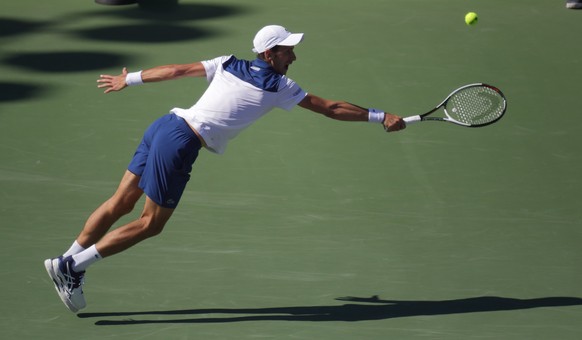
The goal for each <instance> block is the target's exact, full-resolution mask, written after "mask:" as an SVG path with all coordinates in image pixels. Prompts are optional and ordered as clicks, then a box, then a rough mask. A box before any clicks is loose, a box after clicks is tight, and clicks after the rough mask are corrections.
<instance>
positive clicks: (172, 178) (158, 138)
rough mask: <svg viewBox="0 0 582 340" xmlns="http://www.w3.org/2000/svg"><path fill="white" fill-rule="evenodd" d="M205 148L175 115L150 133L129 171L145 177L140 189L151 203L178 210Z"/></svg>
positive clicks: (182, 120) (156, 122)
mask: <svg viewBox="0 0 582 340" xmlns="http://www.w3.org/2000/svg"><path fill="white" fill-rule="evenodd" d="M201 147H202V145H201V143H200V140H199V139H198V137H197V136H196V134H195V133H194V131H192V129H191V128H190V126H189V125H188V123H186V121H184V119H182V118H180V117H178V116H176V115H175V114H173V113H171V114H168V115H165V116H163V117H161V118H159V119H158V120H156V121H155V122H154V123H153V124H152V125H150V127H149V128H148V129H147V130H146V132H145V133H144V136H143V139H142V141H141V143H140V144H139V146H138V147H137V150H136V151H135V155H134V156H133V159H132V160H131V162H130V163H129V166H128V168H127V169H128V170H129V171H131V172H132V173H133V174H135V175H137V176H141V178H140V181H139V187H140V188H141V189H142V190H143V191H144V192H145V194H146V195H147V196H148V197H149V198H150V199H151V200H153V201H154V202H156V203H157V204H159V205H160V206H162V207H165V208H172V209H174V208H176V206H177V205H178V202H179V201H180V198H181V197H182V193H183V192H184V189H185V188H186V183H188V181H189V180H190V172H191V171H192V165H193V164H194V161H196V158H197V157H198V152H199V151H200V148H201Z"/></svg>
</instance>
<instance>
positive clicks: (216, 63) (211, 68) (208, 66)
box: [202, 55, 232, 83]
mask: <svg viewBox="0 0 582 340" xmlns="http://www.w3.org/2000/svg"><path fill="white" fill-rule="evenodd" d="M231 57H232V55H229V56H221V57H217V58H214V59H210V60H204V61H202V65H203V66H204V69H205V70H206V80H207V81H208V83H210V82H212V79H214V75H215V74H216V70H218V68H219V67H220V65H222V64H223V63H224V62H225V61H227V60H228V59H230V58H231Z"/></svg>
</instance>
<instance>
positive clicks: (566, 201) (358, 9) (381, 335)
mask: <svg viewBox="0 0 582 340" xmlns="http://www.w3.org/2000/svg"><path fill="white" fill-rule="evenodd" d="M1 8H2V10H1V12H0V73H1V75H2V76H1V77H0V153H1V157H0V230H1V232H2V237H1V238H0V255H1V256H2V258H3V259H4V261H3V263H4V266H3V270H2V271H1V281H0V282H1V283H0V287H1V288H2V289H1V290H0V292H1V293H0V294H1V296H2V304H1V305H0V306H1V307H0V311H1V313H2V317H1V318H0V338H3V339H205V340H210V339H221V340H223V339H512V340H513V339H580V338H582V325H581V323H580V320H581V319H582V246H581V244H582V228H581V227H582V212H581V210H580V207H582V199H581V198H580V197H581V196H580V192H581V190H582V179H581V176H580V171H581V170H582V156H581V152H580V147H581V145H582V134H581V133H580V131H581V130H582V120H581V119H580V113H581V112H580V110H581V109H580V108H581V107H582V88H581V86H580V80H581V79H582V73H581V72H582V71H581V70H582V58H581V56H582V44H581V43H580V34H581V32H582V11H576V10H569V9H566V8H565V0H562V1H558V0H553V1H548V0H532V1H507V0H416V1H409V0H391V1H386V0H360V1H347V0H334V1H314V0H295V1H281V0H274V1H267V2H265V1H258V0H245V1H240V0H239V1H235V0H217V1H196V0H181V1H180V3H179V7H178V8H176V9H174V10H171V11H160V10H158V11H146V10H143V9H140V8H138V7H137V6H136V5H129V6H103V5H98V4H95V3H94V2H93V1H92V0H84V1H73V0H53V1H44V2H39V1H32V0H4V1H3V3H2V5H1ZM469 11H474V12H477V13H478V14H479V23H478V24H477V25H476V26H473V27H469V26H467V25H465V23H464V16H465V13H467V12H469ZM273 23H277V24H282V25H284V26H286V27H288V28H289V29H290V30H292V31H296V32H305V34H306V37H305V40H304V41H303V42H302V43H301V44H300V45H299V46H297V48H296V49H295V52H296V54H297V61H296V62H295V63H294V64H293V65H292V66H291V68H290V71H289V73H288V75H289V77H290V78H292V79H293V80H295V81H296V82H297V83H299V84H300V85H301V86H302V87H303V88H304V89H305V90H307V91H309V92H311V93H314V94H317V95H320V96H323V97H327V98H332V99H340V100H347V101H350V102H353V103H356V104H359V105H363V106H370V107H378V108H381V109H384V110H387V111H390V112H393V113H396V114H399V115H402V116H408V115H413V114H419V113H423V112H425V111H427V110H428V109H430V108H432V107H433V106H435V105H436V104H438V103H439V102H440V101H441V100H442V99H444V97H445V96H446V95H447V94H449V93H450V91H452V90H453V89H455V88H457V87H459V86H461V85H464V84H467V83H473V82H485V83H490V84H493V85H495V86H498V87H499V88H501V89H502V90H503V92H504V93H505V95H506V96H507V98H508V111H507V114H506V116H505V117H504V118H503V119H502V120H501V121H500V122H499V123H497V124H494V125H491V126H488V127H485V128H482V129H467V128H461V127H457V126H453V125H451V124H442V123H430V122H426V123H421V124H418V125H414V126H410V127H409V128H408V129H407V130H406V131H403V132H400V133H395V134H386V133H384V132H383V131H382V129H381V128H379V127H377V126H374V125H371V124H365V123H361V124H358V123H343V122H337V121H332V120H330V119H326V118H323V117H321V116H318V115H315V114H313V113H310V112H308V111H305V110H302V109H301V108H297V109H295V110H293V111H291V112H286V111H274V112H272V113H271V114H269V115H267V116H266V117H265V118H264V119H262V120H260V121H259V122H258V123H257V124H255V125H253V126H252V127H251V128H249V129H248V130H247V131H245V132H244V133H243V134H241V135H240V136H239V137H237V139H236V140H235V141H233V143H231V144H230V145H229V148H228V150H227V153H226V154H225V155H223V156H217V155H214V154H211V153H209V152H202V154H201V156H200V158H199V160H198V161H197V163H196V165H195V167H194V171H193V174H192V180H191V181H190V183H189V186H188V188H187V191H186V193H185V195H184V197H183V199H182V201H181V203H180V206H179V208H178V209H177V211H176V212H175V214H174V216H173V217H172V219H171V220H170V222H169V224H168V225H167V227H166V229H165V231H164V232H163V233H162V234H161V235H160V236H159V237H156V238H153V239H151V240H148V241H146V242H144V243H142V244H140V245H138V246H137V247H134V248H132V249H130V250H129V251H127V252H124V253H122V254H119V255H117V256H113V257H110V258H107V259H105V260H104V261H101V262H100V263H98V264H96V265H95V266H93V267H91V269H90V271H88V273H87V276H86V284H85V288H84V290H85V295H86V298H87V303H88V307H87V308H86V309H85V310H83V311H82V313H80V314H79V315H74V314H72V313H70V312H69V311H68V310H67V309H66V308H65V307H64V306H63V304H62V303H61V301H60V300H59V298H58V296H57V294H56V293H55V290H54V288H53V284H52V282H50V281H49V278H48V276H47V275H46V272H45V270H44V268H43V260H44V259H45V258H48V257H52V256H56V255H59V254H60V253H62V252H63V251H65V250H66V248H67V247H68V246H69V245H70V244H71V242H72V241H73V240H74V238H75V237H76V236H77V234H78V232H79V231H80V228H81V227H82V225H83V223H84V222H85V219H86V218H87V217H88V216H89V214H90V213H91V212H92V211H93V209H95V208H96V207H97V205H98V204H100V203H101V202H102V201H103V200H105V199H106V198H108V197H109V195H111V194H112V193H113V191H114V190H115V188H116V186H117V184H118V181H119V180H120V178H121V176H122V174H123V172H124V170H125V169H126V166H127V164H128V162H129V160H130V158H131V156H132V154H133V151H134V150H135V147H136V145H137V143H138V142H139V140H140V138H141V135H142V133H143V130H144V129H145V128H146V127H147V126H148V125H149V124H150V123H151V122H152V121H153V120H154V119H155V118H157V117H159V116H161V115H163V114H165V113H167V112H168V111H169V110H170V109H171V108H173V107H189V106H190V105H191V104H192V103H193V102H194V101H195V100H196V99H197V98H198V96H199V95H200V94H201V93H202V91H203V90H204V89H205V87H206V82H205V81H204V80H202V79H184V80H178V81H174V82H167V83H159V84H148V85H146V86H142V87H136V88H131V89H127V90H125V91H124V92H122V93H114V94H109V95H104V94H102V91H101V90H99V89H97V88H96V83H95V81H96V79H97V78H98V76H99V74H102V73H109V74H111V73H113V74H116V73H118V72H120V71H121V69H122V67H124V66H127V67H128V68H129V69H130V70H132V71H136V70H139V69H142V68H149V67H153V66H157V65H162V64H170V63H186V62H192V61H198V60H204V59H209V58H212V57H216V56H219V55H225V54H231V53H234V54H236V55H237V56H238V57H240V58H253V57H254V56H253V55H252V53H251V51H250V49H251V47H252V46H251V41H252V37H253V36H254V34H255V32H256V31H257V30H258V29H259V28H261V27H262V26H264V25H267V24H273ZM139 210H140V209H136V211H135V214H133V215H131V216H128V217H127V219H130V218H135V217H136V215H137V214H139ZM122 222H123V221H122Z"/></svg>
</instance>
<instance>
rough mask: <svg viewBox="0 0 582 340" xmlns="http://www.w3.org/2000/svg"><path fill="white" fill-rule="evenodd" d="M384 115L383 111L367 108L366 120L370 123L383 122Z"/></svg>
mask: <svg viewBox="0 0 582 340" xmlns="http://www.w3.org/2000/svg"><path fill="white" fill-rule="evenodd" d="M384 116H385V113H384V111H380V110H377V109H368V122H370V123H384Z"/></svg>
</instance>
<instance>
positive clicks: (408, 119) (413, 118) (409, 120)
mask: <svg viewBox="0 0 582 340" xmlns="http://www.w3.org/2000/svg"><path fill="white" fill-rule="evenodd" d="M402 120H404V122H405V123H406V125H409V124H413V123H418V122H420V121H421V120H422V118H421V117H420V116H410V117H404V118H403V119H402Z"/></svg>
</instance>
